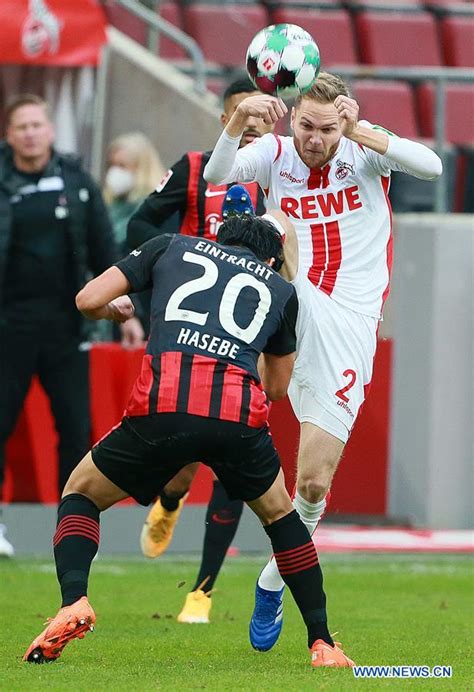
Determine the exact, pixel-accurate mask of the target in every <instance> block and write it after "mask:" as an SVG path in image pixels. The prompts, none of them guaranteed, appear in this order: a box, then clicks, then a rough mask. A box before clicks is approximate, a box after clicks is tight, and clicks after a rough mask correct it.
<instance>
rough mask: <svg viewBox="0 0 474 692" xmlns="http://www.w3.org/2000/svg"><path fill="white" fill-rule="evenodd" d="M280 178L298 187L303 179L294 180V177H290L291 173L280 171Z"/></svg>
mask: <svg viewBox="0 0 474 692" xmlns="http://www.w3.org/2000/svg"><path fill="white" fill-rule="evenodd" d="M280 177H281V178H286V179H287V180H289V181H290V183H295V184H298V185H301V183H304V178H295V176H294V175H291V173H288V171H280Z"/></svg>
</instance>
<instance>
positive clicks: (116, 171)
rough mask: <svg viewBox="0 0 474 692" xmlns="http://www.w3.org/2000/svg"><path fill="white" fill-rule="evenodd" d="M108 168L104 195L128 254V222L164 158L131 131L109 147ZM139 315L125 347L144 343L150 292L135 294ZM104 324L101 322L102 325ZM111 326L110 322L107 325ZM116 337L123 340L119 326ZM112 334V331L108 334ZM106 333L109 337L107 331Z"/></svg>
mask: <svg viewBox="0 0 474 692" xmlns="http://www.w3.org/2000/svg"><path fill="white" fill-rule="evenodd" d="M107 162H108V168H107V171H106V174H105V178H104V186H103V190H102V193H103V196H104V200H105V203H106V205H107V209H108V212H109V216H110V220H111V222H112V228H113V231H114V235H115V240H116V242H117V244H118V248H119V254H120V255H126V254H127V253H128V252H129V250H130V249H132V248H130V247H129V246H128V243H127V224H128V222H129V219H130V217H131V216H132V214H133V213H134V212H135V211H136V209H137V208H138V207H139V206H140V204H141V203H142V202H143V200H144V199H145V198H146V197H147V196H148V195H149V194H150V192H151V191H152V190H153V189H154V188H155V187H156V184H157V181H159V180H161V178H162V177H163V175H164V168H163V165H162V163H161V161H160V157H159V154H158V152H157V151H156V149H155V147H154V146H153V144H152V142H151V141H150V140H149V139H148V137H146V136H145V135H144V134H142V133H141V132H129V133H126V134H123V135H120V136H119V137H116V138H115V139H114V140H112V142H111V143H110V144H109V146H108V149H107ZM174 231H176V226H175V223H174V220H173V219H170V220H169V221H168V222H167V223H166V232H171V233H172V232H174ZM134 302H135V305H136V308H137V313H136V314H137V317H135V318H132V319H131V320H128V323H127V325H128V326H127V331H126V333H125V334H124V333H123V331H122V334H121V341H122V344H123V345H124V346H125V347H128V348H133V347H137V346H140V345H141V344H142V343H143V339H144V338H145V336H146V334H147V333H148V327H149V321H150V297H149V295H148V293H145V294H143V295H140V296H134ZM102 326H103V325H101V327H102ZM105 327H106V328H107V327H110V325H108V324H107V325H105ZM114 327H115V329H114V331H113V338H115V339H119V338H120V332H119V329H118V327H117V326H116V325H114ZM107 335H108V336H109V337H110V333H108V334H107ZM102 336H105V335H104V334H103V335H102Z"/></svg>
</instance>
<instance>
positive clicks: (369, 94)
mask: <svg viewBox="0 0 474 692" xmlns="http://www.w3.org/2000/svg"><path fill="white" fill-rule="evenodd" d="M351 88H352V91H353V94H354V97H355V98H356V99H357V101H358V103H359V106H360V118H361V119H362V120H368V121H369V122H371V123H373V124H374V125H375V124H378V125H382V126H383V127H386V128H387V129H388V130H392V131H393V132H395V133H396V134H397V135H400V137H409V138H410V139H417V137H418V127H417V123H416V108H415V97H414V94H413V91H412V88H411V87H410V85H409V84H407V83H406V82H389V81H378V80H360V81H354V82H352V84H351Z"/></svg>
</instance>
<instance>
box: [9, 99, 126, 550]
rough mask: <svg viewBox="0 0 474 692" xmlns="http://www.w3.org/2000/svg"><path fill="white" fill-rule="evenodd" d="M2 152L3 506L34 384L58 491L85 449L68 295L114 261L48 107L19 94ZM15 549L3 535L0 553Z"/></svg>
mask: <svg viewBox="0 0 474 692" xmlns="http://www.w3.org/2000/svg"><path fill="white" fill-rule="evenodd" d="M5 123H6V141H5V142H1V143H0V208H1V213H0V333H1V338H0V497H1V489H2V482H3V467H4V448H5V443H6V441H7V439H8V437H9V436H10V434H11V433H12V431H13V429H14V427H15V424H16V421H17V419H18V416H19V414H20V411H21V409H22V406H23V402H24V399H25V396H26V394H27V392H28V389H29V386H30V383H31V379H32V377H33V375H35V374H37V375H38V376H39V379H40V381H41V384H42V385H43V387H44V389H45V391H46V393H47V395H48V397H49V400H50V403H51V409H52V413H53V416H54V419H55V423H56V429H57V432H58V435H59V445H58V452H59V479H58V480H59V482H58V486H59V487H58V489H59V491H61V490H62V488H63V486H64V483H65V482H66V480H67V478H68V477H69V475H70V473H71V471H72V469H73V468H74V466H75V465H76V464H77V462H78V461H79V460H80V459H81V458H82V456H83V454H84V453H85V452H86V451H87V449H88V448H89V447H90V417H89V381H88V354H87V351H85V350H84V349H81V343H82V342H84V341H85V340H86V338H87V335H86V333H85V331H84V330H85V324H84V322H83V320H82V318H81V315H80V313H79V311H78V310H77V309H76V306H75V302H74V296H75V294H76V293H77V291H78V290H79V289H80V288H81V287H82V286H83V285H84V284H85V283H86V281H87V280H88V279H89V278H90V277H91V275H98V274H100V273H101V272H103V271H104V269H106V268H107V267H109V266H110V264H111V263H113V262H114V261H115V260H116V258H117V252H116V246H115V241H114V238H113V234H112V228H111V225H110V221H109V218H108V214H107V210H106V207H105V204H104V202H103V199H102V195H101V193H100V190H99V189H98V187H97V185H96V184H95V183H94V181H93V180H92V178H91V177H90V176H89V175H88V174H87V173H86V172H85V171H84V170H83V169H82V168H81V165H80V163H79V161H78V160H77V159H76V158H75V157H72V156H67V155H63V154H60V153H58V152H57V151H55V150H54V148H53V141H54V131H53V125H52V123H51V119H50V115H49V112H48V106H47V104H46V102H45V101H44V100H43V99H41V98H40V97H38V96H33V95H29V94H23V95H21V96H18V97H16V98H15V99H14V100H13V101H12V102H11V103H10V104H9V105H8V106H7V109H6V114H5ZM12 553H13V549H12V547H11V545H10V544H9V543H8V541H7V540H6V538H5V537H4V527H0V554H7V555H9V554H10V555H11V554H12Z"/></svg>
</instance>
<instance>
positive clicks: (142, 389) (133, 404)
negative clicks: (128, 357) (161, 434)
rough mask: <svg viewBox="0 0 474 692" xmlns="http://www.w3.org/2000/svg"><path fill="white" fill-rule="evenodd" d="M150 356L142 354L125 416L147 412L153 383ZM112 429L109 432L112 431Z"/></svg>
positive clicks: (141, 414)
mask: <svg viewBox="0 0 474 692" xmlns="http://www.w3.org/2000/svg"><path fill="white" fill-rule="evenodd" d="M152 358H153V356H150V355H149V354H146V355H144V356H143V360H142V366H141V370H140V374H139V375H138V377H137V379H136V380H135V384H134V385H133V389H132V393H131V394H130V398H129V400H128V403H127V407H126V409H125V414H124V415H126V416H144V415H146V414H147V413H149V411H148V406H149V396H150V390H151V387H152V385H153V370H152V369H151V361H152ZM119 425H120V423H119ZM115 427H118V426H115ZM112 430H114V428H112ZM112 430H111V431H110V432H112ZM108 434H109V433H107V435H108ZM104 437H105V435H104ZM101 439H104V438H101ZM99 442H100V440H99Z"/></svg>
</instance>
